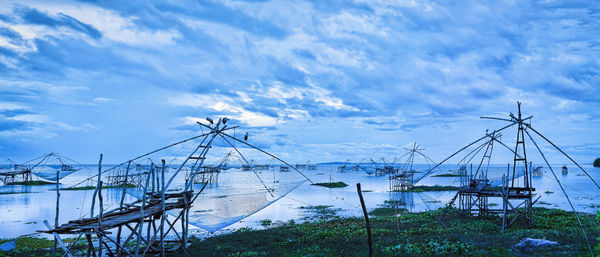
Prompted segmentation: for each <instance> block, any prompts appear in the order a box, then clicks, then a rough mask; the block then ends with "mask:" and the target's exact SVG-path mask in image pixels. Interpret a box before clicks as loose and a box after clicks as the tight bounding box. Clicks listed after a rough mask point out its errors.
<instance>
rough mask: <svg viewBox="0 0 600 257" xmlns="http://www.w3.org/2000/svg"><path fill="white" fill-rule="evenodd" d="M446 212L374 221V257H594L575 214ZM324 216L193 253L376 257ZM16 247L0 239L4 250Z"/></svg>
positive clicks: (589, 220) (40, 251)
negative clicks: (504, 224)
mask: <svg viewBox="0 0 600 257" xmlns="http://www.w3.org/2000/svg"><path fill="white" fill-rule="evenodd" d="M324 208H328V207H327V206H322V207H320V209H319V210H321V209H324ZM321 211H323V210H321ZM400 211H402V210H400ZM443 212H444V211H443V210H441V209H439V210H434V211H426V212H419V213H410V212H400V213H398V215H397V216H385V215H384V216H375V215H373V216H371V219H370V220H371V231H372V233H373V245H374V250H373V252H374V256H524V255H526V256H549V255H552V256H554V255H561V256H587V255H588V254H589V252H588V250H587V247H586V245H585V240H584V239H583V237H582V235H581V230H580V229H579V227H578V225H577V220H576V218H575V216H574V215H573V213H572V212H568V211H564V210H559V209H545V208H534V209H533V215H534V217H535V222H534V225H533V227H532V228H530V229H528V228H526V227H524V226H523V225H522V224H521V223H518V222H517V223H515V225H514V226H513V227H511V228H510V229H509V230H507V231H506V232H504V233H502V232H501V222H500V220H499V217H498V216H494V215H491V216H487V217H474V216H470V215H459V213H458V210H456V209H449V210H448V212H447V213H446V214H445V215H443V214H442V213H443ZM371 213H373V212H371ZM315 215H317V216H319V214H315ZM579 215H580V218H581V222H582V224H583V226H584V228H585V229H586V232H587V233H588V236H589V238H590V243H591V244H592V246H594V245H596V244H597V241H596V240H594V239H595V238H597V237H598V236H599V235H600V229H599V228H598V225H599V221H598V220H597V219H596V217H595V216H594V215H591V214H582V213H580V214H579ZM319 217H321V218H318V219H316V220H313V221H310V222H305V223H296V222H295V221H294V220H290V221H288V222H284V223H275V222H267V221H261V222H262V223H264V224H266V223H269V224H268V225H266V226H264V227H265V229H261V230H255V229H251V228H247V227H245V228H240V229H238V230H236V231H234V232H232V233H229V234H223V235H217V236H213V237H209V238H205V239H200V238H197V237H191V238H190V242H191V245H190V247H189V248H188V249H187V250H186V251H187V252H188V253H194V254H195V255H197V256H368V246H367V242H366V236H367V233H366V228H365V221H364V219H363V218H362V217H345V218H341V217H338V216H330V218H323V217H322V216H319ZM275 224H279V225H275ZM442 224H443V225H442ZM446 227H447V228H446ZM527 237H529V238H543V239H547V240H551V241H556V242H558V243H559V245H558V246H552V247H548V248H543V249H518V248H515V247H513V245H515V244H517V243H518V242H519V241H520V240H521V239H523V238H527ZM13 240H15V239H0V244H2V243H5V242H9V241H13ZM70 240H71V239H65V241H67V242H69V241H70ZM132 245H134V244H132ZM131 247H133V246H131ZM86 249H87V248H86V246H85V245H84V244H78V245H77V246H75V247H74V249H73V251H74V253H76V254H77V255H78V256H79V255H85V251H86ZM51 252H52V240H48V239H42V238H35V237H26V238H18V239H16V248H15V249H14V250H12V251H11V252H4V251H0V257H5V256H11V257H12V256H18V257H28V256H51ZM57 253H58V256H60V255H62V249H60V248H58V250H57ZM168 256H175V257H178V256H186V253H185V252H184V251H182V250H179V251H176V252H174V253H170V254H169V255H168Z"/></svg>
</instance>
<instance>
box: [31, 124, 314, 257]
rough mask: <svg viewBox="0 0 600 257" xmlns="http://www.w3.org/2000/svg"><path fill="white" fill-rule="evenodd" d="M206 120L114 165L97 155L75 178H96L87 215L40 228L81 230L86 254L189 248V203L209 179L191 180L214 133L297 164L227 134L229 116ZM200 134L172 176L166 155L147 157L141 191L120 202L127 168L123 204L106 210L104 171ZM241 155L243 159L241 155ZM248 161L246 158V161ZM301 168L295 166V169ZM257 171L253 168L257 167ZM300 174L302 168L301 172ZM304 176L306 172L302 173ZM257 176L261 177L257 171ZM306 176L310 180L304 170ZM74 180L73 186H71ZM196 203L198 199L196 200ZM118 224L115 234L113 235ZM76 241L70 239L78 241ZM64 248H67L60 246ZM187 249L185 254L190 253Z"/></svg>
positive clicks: (200, 168) (197, 173)
mask: <svg viewBox="0 0 600 257" xmlns="http://www.w3.org/2000/svg"><path fill="white" fill-rule="evenodd" d="M207 120H209V122H210V123H211V124H210V125H206V124H202V123H199V122H198V124H199V125H200V126H202V127H204V128H208V129H209V130H210V131H209V132H208V133H204V134H202V135H200V136H196V137H192V138H189V139H186V140H183V141H180V142H177V143H174V144H171V145H169V146H167V147H163V148H160V149H158V150H155V151H152V152H150V153H147V154H144V155H141V156H138V157H136V158H134V159H131V160H128V161H126V162H124V163H121V164H119V165H117V166H115V167H113V168H110V169H107V170H104V171H102V166H101V164H102V155H100V162H99V165H98V175H96V176H93V177H90V178H88V179H86V180H84V181H82V182H80V183H78V184H81V183H83V182H85V181H89V180H92V179H94V178H95V179H96V180H97V182H98V183H97V186H96V190H95V191H94V195H93V198H92V206H91V211H90V218H83V219H78V220H72V221H69V222H68V223H66V224H63V225H59V226H57V227H55V228H52V229H49V230H44V231H39V232H43V233H49V234H54V235H55V236H56V237H57V239H58V240H59V241H60V237H58V235H59V234H75V235H80V237H81V236H85V240H86V241H87V245H88V251H87V256H88V257H89V256H98V257H100V256H104V254H106V255H108V256H136V257H137V256H148V255H151V256H157V255H158V256H165V254H166V253H168V252H171V251H175V250H178V249H182V250H183V251H184V252H186V254H187V250H186V248H187V246H188V243H187V241H188V239H189V220H190V208H192V205H193V204H194V201H195V200H196V199H197V198H198V197H199V196H200V193H202V191H203V190H204V189H205V188H206V186H207V184H208V183H203V185H202V188H201V189H200V190H198V191H194V190H193V188H194V187H193V186H194V181H196V177H197V176H201V174H202V173H201V171H203V170H205V167H206V166H204V165H203V164H204V162H205V160H206V158H207V154H208V150H209V149H210V148H211V146H212V144H213V141H214V140H215V139H216V138H222V139H223V140H225V142H227V143H229V144H230V145H231V147H233V148H234V149H235V150H236V152H237V153H238V154H239V155H240V157H242V158H243V159H244V157H243V156H241V153H240V152H239V151H238V150H237V148H236V147H235V146H234V145H233V144H231V141H230V140H232V141H235V142H238V143H242V144H244V145H245V146H247V147H249V148H253V149H256V150H258V151H261V152H262V153H265V154H267V155H269V156H271V157H273V158H275V159H277V160H279V161H281V162H282V163H285V164H286V165H287V167H290V168H292V169H294V170H296V169H295V168H294V167H292V166H290V165H289V164H287V163H286V162H285V161H283V160H281V159H279V158H277V157H276V156H274V155H272V154H270V153H267V152H266V151H264V150H262V149H259V148H257V147H255V146H253V145H251V144H249V143H247V142H245V140H244V141H242V140H240V139H237V138H235V137H233V136H230V135H229V134H227V133H226V131H227V130H230V129H233V128H235V127H237V126H234V127H228V126H227V124H226V123H227V121H228V119H227V118H223V119H219V120H218V121H217V122H216V123H213V121H212V120H210V119H207ZM196 139H201V142H200V143H199V144H197V145H196V146H195V149H194V150H193V151H192V153H190V154H189V155H187V157H186V158H185V159H184V160H183V161H182V163H181V164H180V165H179V167H178V169H177V170H175V171H174V172H171V174H170V175H171V176H170V178H169V179H168V180H167V179H165V176H166V173H167V166H166V164H165V161H164V160H162V163H161V165H156V164H154V163H151V165H150V169H149V170H148V172H144V173H143V174H145V176H144V183H143V187H142V188H140V189H141V190H142V191H141V197H140V198H139V199H138V200H136V201H134V202H130V203H124V202H123V200H124V196H125V190H127V186H125V185H127V183H129V181H128V180H127V178H129V177H130V176H129V174H127V173H125V175H124V178H125V180H124V181H123V183H122V184H123V189H122V190H123V193H122V195H121V204H120V206H119V207H117V208H115V209H113V210H104V208H103V197H102V196H103V195H102V185H103V182H102V174H104V173H106V172H110V171H111V170H114V169H116V168H117V167H119V166H123V165H125V164H127V166H128V168H127V169H126V171H127V172H128V171H129V166H130V164H131V162H132V161H135V160H138V159H140V158H143V157H146V156H148V155H150V154H154V153H157V152H159V151H161V150H164V149H167V148H169V147H173V146H175V145H178V144H181V143H184V142H189V141H191V142H195V141H193V140H196ZM244 161H245V159H244ZM246 164H248V165H249V163H247V162H246ZM187 168H189V169H190V171H191V172H190V173H189V176H186V177H185V183H184V184H183V188H174V189H170V188H169V187H170V185H171V183H172V182H173V181H174V179H175V178H176V177H177V176H178V175H180V173H181V174H183V172H181V171H182V170H184V169H187ZM296 171H297V172H298V173H300V172H299V171H298V170H296ZM255 174H256V172H255ZM300 174H302V173H300ZM302 175H303V176H304V174H302ZM256 176H257V178H258V179H259V180H260V181H261V183H262V180H261V179H260V177H259V176H258V174H256ZM304 177H305V178H306V179H307V180H309V181H310V179H308V178H307V177H306V176H304ZM78 184H75V185H73V186H71V187H75V186H77V185H78ZM262 184H263V185H264V186H265V189H266V192H268V193H272V190H271V189H269V188H267V186H266V185H265V184H264V183H262ZM96 198H97V199H98V202H99V207H100V208H99V209H98V211H97V212H94V207H95V206H96V204H95V201H96ZM197 204H202V203H201V202H200V203H197ZM167 212H169V214H171V215H173V216H174V218H172V219H169V218H167V217H168V215H167ZM115 230H116V232H117V234H116V236H111V233H113V232H114V231H115ZM123 231H127V232H128V236H127V237H126V238H122V237H121V235H122V234H123V233H122V232H123ZM92 236H96V238H97V241H95V242H94V240H92ZM77 243H78V241H75V242H74V243H73V244H77ZM63 249H65V251H67V250H66V248H63ZM188 255H189V254H188Z"/></svg>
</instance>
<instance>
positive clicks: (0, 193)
mask: <svg viewBox="0 0 600 257" xmlns="http://www.w3.org/2000/svg"><path fill="white" fill-rule="evenodd" d="M34 193H37V192H0V195H20V194H34Z"/></svg>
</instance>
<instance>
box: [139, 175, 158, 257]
mask: <svg viewBox="0 0 600 257" xmlns="http://www.w3.org/2000/svg"><path fill="white" fill-rule="evenodd" d="M150 166H151V168H154V164H151V165H150ZM149 183H150V173H148V174H147V175H146V185H145V186H144V194H143V195H142V206H141V207H140V213H141V215H140V229H139V230H138V235H137V236H138V238H137V240H136V244H135V257H138V256H139V255H140V241H141V240H142V238H143V234H142V233H144V232H143V231H144V207H146V192H148V184H149ZM148 239H150V238H149V237H148ZM148 244H150V241H148Z"/></svg>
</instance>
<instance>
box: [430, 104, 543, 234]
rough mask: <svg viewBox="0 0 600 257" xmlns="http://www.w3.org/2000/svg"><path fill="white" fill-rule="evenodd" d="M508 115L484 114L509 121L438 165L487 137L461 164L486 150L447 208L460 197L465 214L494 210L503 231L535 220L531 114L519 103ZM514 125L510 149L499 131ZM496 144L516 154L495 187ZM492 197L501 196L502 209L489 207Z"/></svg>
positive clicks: (460, 204)
mask: <svg viewBox="0 0 600 257" xmlns="http://www.w3.org/2000/svg"><path fill="white" fill-rule="evenodd" d="M509 117H510V118H509V119H504V118H493V117H481V118H483V119H493V120H502V121H507V122H509V124H508V125H506V126H505V127H503V128H501V129H497V130H494V131H493V132H491V133H488V132H487V131H486V134H485V136H483V137H481V138H480V139H478V140H476V141H475V142H472V143H471V144H469V145H467V146H466V147H463V148H462V149H461V150H459V151H458V152H456V153H454V154H452V155H450V156H449V157H448V158H446V159H445V160H444V161H442V162H440V163H439V164H438V165H436V167H437V166H439V165H441V164H442V163H444V162H445V161H447V160H448V159H450V158H451V157H453V156H455V155H456V154H458V153H459V152H461V151H463V150H465V149H467V148H468V147H471V146H473V145H475V144H477V143H478V142H480V141H482V140H484V139H486V140H485V141H484V143H483V144H481V145H479V146H478V147H476V148H475V149H474V150H473V151H471V152H470V153H469V154H467V156H465V157H464V158H463V159H462V160H461V161H460V162H459V163H462V162H463V161H464V160H466V159H468V161H467V162H466V163H469V162H470V161H471V160H472V159H473V158H474V157H475V156H476V155H478V153H479V152H481V151H482V150H484V149H485V151H483V156H482V157H481V159H480V161H479V163H478V165H477V166H476V168H474V167H473V164H470V166H469V168H468V169H464V171H466V176H460V183H461V187H460V189H459V190H458V192H457V194H456V196H455V197H454V198H452V200H451V201H450V203H449V204H448V208H450V207H451V206H452V205H453V204H454V202H455V201H456V200H458V209H459V210H460V212H461V213H463V214H470V215H477V216H486V215H489V214H492V213H494V214H498V215H500V216H501V219H502V229H503V230H506V229H508V228H509V227H510V226H512V225H513V224H514V223H515V222H518V221H519V222H521V223H522V224H523V225H525V226H526V227H531V225H532V223H533V217H532V206H533V204H534V203H535V201H534V200H533V197H534V196H535V194H534V192H535V188H534V187H533V185H532V183H531V177H532V174H531V171H530V165H529V162H528V161H527V153H526V151H525V137H524V135H525V133H526V132H525V129H526V127H527V126H530V123H529V122H530V120H531V118H532V116H530V117H526V118H524V117H523V116H522V114H521V104H520V103H518V113H517V116H515V115H513V114H512V113H511V114H510V115H509ZM515 125H516V126H517V135H516V136H517V137H516V138H517V139H516V143H515V147H514V148H510V147H508V146H507V145H505V144H504V143H502V141H500V137H501V134H500V132H501V131H503V130H505V129H507V128H509V127H512V126H515ZM495 143H499V144H500V145H501V146H503V147H504V148H506V149H508V150H509V151H511V153H512V154H513V160H512V161H513V162H512V167H511V164H509V165H508V169H507V172H506V174H503V177H502V184H501V186H500V187H498V186H492V184H491V183H490V180H489V179H488V168H489V164H490V160H491V157H492V152H493V150H494V145H495ZM466 163H465V164H466ZM463 165H464V164H463ZM462 167H466V166H462ZM462 167H461V169H462ZM464 171H463V172H464ZM432 172H433V169H431V170H430V171H428V172H427V173H426V174H425V176H427V175H429V174H431V173H432ZM425 176H424V177H425ZM421 179H422V178H421ZM491 198H496V199H499V200H500V202H502V208H501V209H500V208H495V209H494V208H490V205H489V202H490V199H491ZM538 199H539V198H538Z"/></svg>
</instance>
